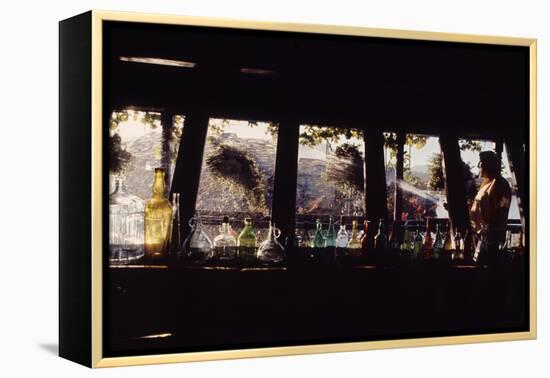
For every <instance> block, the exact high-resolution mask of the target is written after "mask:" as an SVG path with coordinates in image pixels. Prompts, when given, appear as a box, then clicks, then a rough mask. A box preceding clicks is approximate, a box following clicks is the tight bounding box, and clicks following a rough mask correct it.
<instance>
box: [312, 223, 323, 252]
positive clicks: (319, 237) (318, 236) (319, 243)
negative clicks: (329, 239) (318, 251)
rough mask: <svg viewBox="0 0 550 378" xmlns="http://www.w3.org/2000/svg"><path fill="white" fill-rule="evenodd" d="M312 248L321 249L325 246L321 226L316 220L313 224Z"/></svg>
mask: <svg viewBox="0 0 550 378" xmlns="http://www.w3.org/2000/svg"><path fill="white" fill-rule="evenodd" d="M313 246H314V247H315V248H322V247H324V246H325V238H324V237H323V225H322V224H321V220H320V219H317V221H316V222H315V236H314V237H313Z"/></svg>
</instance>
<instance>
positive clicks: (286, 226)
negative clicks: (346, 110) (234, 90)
mask: <svg viewBox="0 0 550 378" xmlns="http://www.w3.org/2000/svg"><path fill="white" fill-rule="evenodd" d="M299 129H300V125H299V123H298V122H297V121H293V120H280V121H279V129H278V134H277V155H276V161H275V177H274V187H273V203H272V206H271V219H272V221H273V222H274V223H275V224H276V225H277V227H278V228H280V229H281V240H282V241H287V242H288V243H287V244H288V245H292V238H293V235H294V228H295V215H296V182H297V171H298V143H299Z"/></svg>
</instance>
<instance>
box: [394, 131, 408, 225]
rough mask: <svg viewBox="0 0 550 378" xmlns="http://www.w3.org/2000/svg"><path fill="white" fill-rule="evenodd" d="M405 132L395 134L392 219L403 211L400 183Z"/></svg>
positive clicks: (398, 216) (399, 216) (401, 179)
mask: <svg viewBox="0 0 550 378" xmlns="http://www.w3.org/2000/svg"><path fill="white" fill-rule="evenodd" d="M405 139H406V134H405V133H398V134H397V162H396V165H395V175H396V177H395V179H396V180H395V181H396V182H395V194H394V200H393V219H395V220H401V214H402V213H403V189H402V188H401V185H400V183H401V182H402V181H403V164H404V146H405Z"/></svg>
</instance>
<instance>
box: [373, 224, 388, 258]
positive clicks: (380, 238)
mask: <svg viewBox="0 0 550 378" xmlns="http://www.w3.org/2000/svg"><path fill="white" fill-rule="evenodd" d="M387 244H388V237H387V235H386V230H385V227H384V219H382V218H380V221H379V222H378V233H377V234H376V235H374V249H376V250H378V251H382V250H384V249H386V247H387Z"/></svg>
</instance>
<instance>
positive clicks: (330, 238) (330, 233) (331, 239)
mask: <svg viewBox="0 0 550 378" xmlns="http://www.w3.org/2000/svg"><path fill="white" fill-rule="evenodd" d="M325 247H336V230H335V229H334V221H333V219H332V217H330V218H329V221H328V230H327V238H326V239H325Z"/></svg>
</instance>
